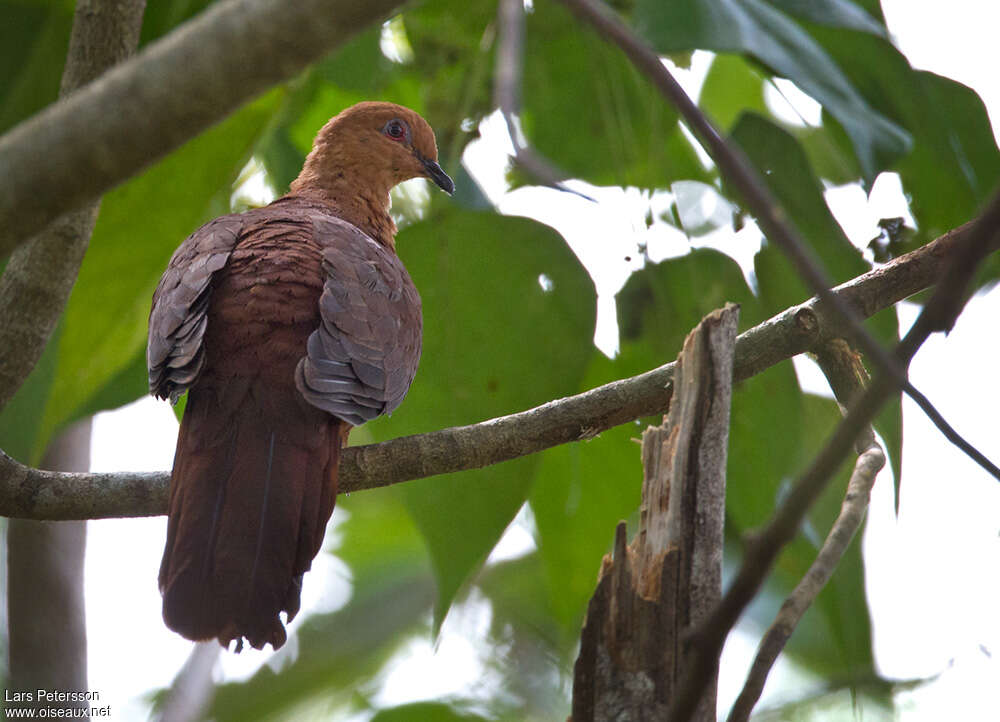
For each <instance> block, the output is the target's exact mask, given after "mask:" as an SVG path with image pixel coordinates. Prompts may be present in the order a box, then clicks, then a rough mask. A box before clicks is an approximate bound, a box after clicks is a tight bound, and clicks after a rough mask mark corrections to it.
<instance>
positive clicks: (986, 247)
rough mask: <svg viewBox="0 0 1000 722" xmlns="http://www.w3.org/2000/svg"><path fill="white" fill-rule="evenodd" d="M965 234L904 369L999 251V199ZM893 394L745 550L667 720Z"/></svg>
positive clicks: (877, 387) (830, 453)
mask: <svg viewBox="0 0 1000 722" xmlns="http://www.w3.org/2000/svg"><path fill="white" fill-rule="evenodd" d="M962 228H963V229H965V232H964V233H963V234H962V237H961V238H960V239H959V240H958V241H957V242H956V244H955V247H954V248H953V250H952V253H951V254H949V255H950V257H949V259H948V262H947V264H946V267H945V268H944V269H942V274H941V278H940V279H939V282H938V284H937V287H936V288H935V291H934V293H933V294H932V295H931V298H930V299H929V300H928V301H927V303H926V304H924V308H923V311H921V313H920V316H918V317H917V320H916V322H915V323H914V324H913V326H912V327H911V328H910V331H909V332H908V333H907V334H906V336H905V337H903V339H902V340H901V341H900V342H899V345H898V346H897V347H896V352H895V353H896V356H897V358H898V359H899V362H900V363H901V364H903V366H904V368H905V367H906V366H908V365H909V363H910V361H911V360H912V358H913V356H914V354H916V352H917V350H918V349H919V348H920V346H921V345H922V344H923V342H924V341H925V340H926V339H927V337H928V336H929V335H930V334H931V333H932V332H933V331H935V330H938V329H940V328H949V327H950V325H951V324H952V323H954V319H955V317H957V315H958V313H959V312H960V311H961V309H962V307H963V306H964V304H965V301H966V300H967V295H966V293H965V291H966V289H967V288H968V284H969V283H970V280H971V278H972V276H973V275H974V273H975V270H976V269H977V268H978V267H979V264H980V263H981V262H982V261H983V260H984V259H985V258H986V256H987V254H989V253H991V252H993V251H994V250H996V249H997V248H998V247H1000V194H998V195H997V196H995V197H994V198H993V199H992V200H991V201H990V204H989V205H988V206H987V208H986V210H985V211H983V213H982V214H981V215H980V216H979V218H977V219H976V220H975V221H974V222H973V223H970V224H966V225H965V226H963V227H962ZM898 390H899V386H898V382H897V381H896V380H895V379H894V378H892V377H891V376H890V375H889V374H886V373H879V375H878V376H876V377H875V380H874V381H873V382H872V384H871V386H869V387H868V389H867V390H866V391H865V393H864V394H862V395H861V396H860V397H859V398H858V400H857V401H856V402H855V403H852V404H851V406H850V408H849V409H848V411H847V414H846V415H845V416H844V419H843V421H841V423H840V424H839V425H838V426H837V428H836V429H835V430H834V432H833V435H832V436H831V437H830V439H829V440H828V441H827V443H826V445H825V446H824V447H823V448H822V449H821V450H820V452H819V454H817V455H816V458H815V459H814V460H813V462H812V464H810V466H809V468H808V469H807V470H806V471H805V472H804V473H803V474H802V475H801V476H800V477H799V479H798V480H797V481H796V483H795V485H794V486H793V487H792V490H791V492H790V493H789V494H788V496H786V497H785V500H784V501H783V502H782V504H781V505H780V506H779V507H778V509H777V511H776V512H775V513H774V516H773V517H772V518H771V521H770V522H768V524H767V526H766V527H765V528H764V529H763V530H762V531H761V532H760V533H759V534H758V535H756V536H755V537H754V538H753V539H752V540H751V542H750V543H749V544H748V545H747V549H746V553H745V555H744V559H743V565H742V566H741V567H740V571H739V573H738V574H737V575H736V578H735V579H733V581H732V584H731V585H730V587H729V590H728V591H727V592H726V594H725V596H723V598H722V601H721V602H720V603H719V606H718V607H717V608H716V610H715V611H714V612H713V613H712V615H711V616H710V617H709V618H708V619H706V620H705V621H704V623H702V624H701V625H699V627H698V628H697V629H695V630H694V631H693V632H692V640H693V644H694V646H695V649H696V650H697V652H696V653H695V654H693V655H692V657H691V664H690V667H689V671H688V676H687V679H686V681H685V683H684V684H683V685H681V688H680V692H679V694H678V695H677V697H676V698H675V699H674V704H673V705H672V707H671V713H670V716H669V719H670V720H671V721H672V722H686V721H687V720H689V719H691V715H692V714H693V713H694V710H695V707H696V705H697V704H698V700H699V699H701V695H702V693H703V690H704V689H705V687H706V685H708V684H709V683H710V681H711V680H712V678H713V675H714V673H715V669H716V667H717V665H718V660H719V655H720V653H721V651H722V645H723V643H724V642H725V639H726V637H727V636H728V634H729V631H730V630H731V629H732V628H733V626H734V625H735V624H736V621H737V619H739V617H740V614H742V612H743V610H744V609H745V608H746V606H747V604H749V603H750V600H752V599H753V597H754V595H756V593H757V591H758V590H759V589H760V586H761V584H763V582H764V578H765V577H766V576H767V574H768V573H769V572H770V570H771V566H772V565H773V564H774V560H775V559H776V558H777V556H778V554H779V552H780V551H781V549H782V548H783V547H784V546H785V545H786V544H787V543H788V542H789V541H791V540H792V539H793V538H794V536H795V534H796V532H797V531H798V529H799V528H800V527H801V525H802V521H803V519H804V518H805V515H806V512H807V511H808V510H809V507H810V506H811V505H812V504H813V502H814V501H815V500H816V499H817V498H818V497H819V495H820V494H822V493H823V490H824V489H825V488H826V485H827V483H828V482H829V480H830V478H831V477H832V476H833V474H834V473H835V472H836V470H837V468H838V467H839V465H840V463H841V461H842V460H843V459H844V457H845V456H846V455H847V453H848V452H849V451H850V448H851V446H852V445H853V444H854V442H855V441H856V440H857V434H858V429H861V428H862V427H863V426H865V425H867V424H869V423H871V420H872V419H873V418H874V417H875V415H876V414H877V413H878V411H879V409H880V408H881V407H882V405H883V404H884V403H885V402H886V401H888V400H889V398H890V397H891V396H893V395H894V394H895V393H896V392H898Z"/></svg>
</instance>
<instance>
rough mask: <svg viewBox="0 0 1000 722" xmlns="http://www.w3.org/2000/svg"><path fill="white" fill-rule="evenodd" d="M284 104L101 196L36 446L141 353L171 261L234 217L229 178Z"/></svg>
mask: <svg viewBox="0 0 1000 722" xmlns="http://www.w3.org/2000/svg"><path fill="white" fill-rule="evenodd" d="M280 101H281V91H275V92H272V93H269V94H268V95H266V96H263V97H262V98H260V99H258V100H256V101H254V102H253V103H251V104H250V105H248V106H246V107H244V108H243V109H242V110H240V111H238V112H237V113H235V114H234V115H232V116H230V117H229V118H228V119H226V120H225V121H223V122H222V123H220V124H219V125H217V126H215V127H214V128H212V129H211V130H208V131H206V132H205V133H203V134H202V135H200V136H198V137H197V138H195V139H194V140H192V141H190V142H188V143H187V144H185V145H184V146H183V147H182V148H181V149H180V150H178V151H177V152H175V153H172V154H171V155H169V156H168V157H167V158H165V159H164V160H162V161H161V162H160V163H158V164H156V165H155V166H153V167H152V168H150V169H149V170H148V171H146V172H145V173H143V174H142V175H141V176H139V177H137V178H135V179H133V180H131V181H129V182H128V183H126V184H125V185H123V186H121V187H119V188H117V189H115V190H113V191H111V192H110V193H109V194H107V195H106V196H105V197H104V200H103V201H102V204H101V214H100V216H99V218H98V221H97V227H96V228H95V230H94V235H93V238H92V239H91V244H90V248H89V250H88V252H87V256H86V258H85V259H84V262H83V266H82V267H81V269H80V276H79V278H78V279H77V282H76V285H75V286H74V288H73V293H72V295H71V296H70V300H69V304H68V305H67V308H66V313H65V315H64V317H63V331H62V336H61V339H60V343H59V352H58V360H57V363H56V375H55V378H54V380H53V384H52V389H51V392H50V394H49V396H48V400H47V402H46V405H45V408H44V412H43V417H42V418H43V421H42V426H41V430H40V431H41V433H40V435H39V438H38V439H37V440H36V447H37V448H43V447H44V445H45V443H46V442H47V439H48V436H49V435H50V434H51V433H52V432H53V431H54V430H55V429H57V428H58V427H59V426H61V425H62V424H64V423H66V422H67V421H69V420H70V419H72V418H74V417H75V416H77V415H79V413H80V412H81V410H82V409H83V408H84V407H85V406H86V404H87V402H88V400H89V399H90V398H91V397H92V396H93V395H94V394H95V393H97V392H98V391H100V390H101V389H103V388H105V386H106V384H107V383H108V382H109V381H111V380H112V379H113V378H115V377H116V376H117V375H118V374H119V373H121V372H122V371H123V370H124V369H125V368H126V367H128V366H129V364H130V363H131V362H132V361H133V359H135V358H136V355H137V353H139V351H140V350H141V349H142V348H144V346H145V342H146V324H147V319H148V316H149V304H150V300H151V298H152V294H153V289H154V288H155V287H156V283H157V281H158V280H159V277H160V274H161V273H162V272H163V269H164V268H165V267H166V263H167V260H168V259H169V258H170V255H171V253H173V250H174V249H175V248H176V247H177V246H178V245H179V244H180V242H181V241H182V240H184V237H185V236H186V235H187V234H189V233H190V232H191V231H193V230H194V229H195V228H197V227H198V225H200V224H201V223H203V222H204V221H206V220H208V219H209V218H210V217H211V216H212V215H217V214H219V213H221V212H226V211H228V196H229V192H230V190H229V189H230V187H231V184H232V181H233V179H234V178H235V177H236V174H237V173H238V172H239V169H240V168H241V167H242V166H243V164H244V163H245V162H246V160H247V157H248V154H249V152H250V149H251V148H252V147H253V144H254V143H255V141H256V140H257V138H258V136H259V135H260V133H261V131H262V129H263V128H264V127H265V126H266V124H267V122H268V119H269V118H270V117H271V115H272V114H273V113H274V111H275V108H276V107H277V106H278V105H279V103H280ZM220 197H221V199H222V201H223V202H222V203H220V202H219V200H220ZM119 400H120V401H121V402H125V401H128V400H130V399H119ZM88 410H91V409H90V408H89V407H88Z"/></svg>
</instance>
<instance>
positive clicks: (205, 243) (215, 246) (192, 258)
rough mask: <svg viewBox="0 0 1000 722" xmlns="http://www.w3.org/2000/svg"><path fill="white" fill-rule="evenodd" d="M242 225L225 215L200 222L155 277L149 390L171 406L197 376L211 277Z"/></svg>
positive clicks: (148, 356)
mask: <svg viewBox="0 0 1000 722" xmlns="http://www.w3.org/2000/svg"><path fill="white" fill-rule="evenodd" d="M243 223H244V220H243V218H242V217H241V216H239V215H231V216H222V217H221V218H216V219H215V220H214V221H212V222H211V223H207V224H205V225H204V226H202V227H201V228H199V229H198V230H197V231H195V232H194V233H192V234H191V235H190V236H188V237H187V239H186V240H185V241H184V243H182V244H181V245H180V247H179V248H178V249H177V250H176V251H175V252H174V255H173V257H172V258H171V259H170V263H169V265H168V266H167V270H166V271H165V272H164V273H163V277H162V278H160V284H159V285H158V286H157V287H156V291H155V292H154V293H153V307H152V309H151V310H150V313H149V341H148V344H147V346H146V365H147V368H148V369H149V392H150V393H151V394H153V395H154V396H156V397H157V398H161V399H165V398H168V397H169V398H170V401H171V403H176V401H177V399H178V398H179V397H180V395H181V394H183V393H184V392H185V391H187V389H188V388H190V386H191V385H192V384H193V383H194V381H195V379H197V378H198V374H199V373H200V372H201V368H202V365H203V364H204V363H205V347H204V344H203V343H202V341H203V339H204V336H205V327H206V325H207V324H208V317H207V315H206V311H207V309H208V301H209V295H210V293H211V280H212V276H213V274H215V273H216V272H217V271H219V270H220V269H221V268H223V267H224V266H225V265H226V263H227V261H228V260H229V255H230V254H231V253H232V251H233V247H234V246H235V245H236V239H237V238H238V237H239V234H240V229H241V228H242V226H243Z"/></svg>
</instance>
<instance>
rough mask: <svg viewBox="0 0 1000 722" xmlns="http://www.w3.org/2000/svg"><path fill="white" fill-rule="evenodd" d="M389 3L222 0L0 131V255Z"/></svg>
mask: <svg viewBox="0 0 1000 722" xmlns="http://www.w3.org/2000/svg"><path fill="white" fill-rule="evenodd" d="M401 4H402V2H401V0H372V1H370V2H363V3H360V2H353V1H352V0H296V2H284V1H283V0H225V2H220V3H217V4H215V5H213V6H211V7H210V8H208V9H207V10H205V11H204V12H203V13H201V14H200V15H199V16H198V17H196V18H194V19H193V20H191V21H189V22H187V23H185V24H184V25H182V26H181V27H179V28H177V29H176V30H174V31H173V32H171V33H170V34H169V35H167V36H166V37H164V38H162V39H161V40H159V41H157V42H156V43H154V44H152V45H151V46H149V47H148V48H146V49H145V50H144V51H143V52H142V53H140V54H139V55H137V56H136V57H135V58H133V59H132V60H130V61H128V62H126V63H123V64H121V65H119V66H117V67H116V68H114V69H113V70H111V71H110V72H108V73H107V74H106V75H104V76H103V77H102V78H101V79H100V80H98V81H97V82H94V83H91V84H90V85H88V86H87V87H86V88H83V89H81V90H80V91H78V92H76V93H73V94H72V95H70V96H69V97H67V98H65V99H63V100H61V101H59V102H58V103H55V104H54V105H51V106H49V107H48V108H46V109H45V110H43V111H42V112H40V113H39V114H37V115H36V116H34V117H33V118H30V119H29V120H27V121H25V122H24V123H22V124H20V125H19V126H17V127H16V128H14V129H13V130H11V131H10V132H8V133H7V134H5V135H4V136H3V137H2V138H0V258H3V257H5V256H7V255H8V254H9V253H10V252H11V251H12V250H13V249H14V248H15V247H16V246H17V245H18V244H20V243H23V242H24V241H26V240H27V239H28V238H30V237H31V236H33V235H34V234H36V233H37V232H39V231H40V230H42V229H43V228H44V227H45V226H46V225H48V224H49V223H51V222H52V221H53V220H55V219H56V218H57V217H59V216H61V215H62V214H64V213H67V212H69V211H72V210H75V209H77V208H80V207H81V206H82V205H83V204H84V203H87V202H89V201H92V200H94V199H95V198H98V197H99V196H101V195H102V194H104V193H105V192H106V191H107V190H109V189H110V188H112V187H113V186H115V185H117V184H118V183H121V182H122V181H123V180H125V179H126V178H128V177H130V176H131V175H133V174H135V173H137V172H138V171H140V170H142V169H143V168H145V167H146V166H148V165H150V164H151V163H153V162H154V161H156V160H157V159H158V158H161V157H163V156H165V155H166V154H167V153H169V152H170V151H172V150H174V149H175V148H177V147H179V146H180V145H181V144H182V143H184V142H185V141H187V140H189V139H190V138H192V137H194V136H195V135H197V134H198V133H199V132H201V131H203V130H205V129H206V128H208V127H209V126H211V125H212V124H213V123H216V122H218V121H219V120H221V119H222V118H224V117H225V116H226V115H227V114H228V113H230V112H231V111H233V110H234V109H236V108H237V107H238V106H240V105H241V104H242V103H245V102H246V101H248V100H250V99H251V98H253V97H254V96H255V95H257V94H259V93H261V92H262V91H264V90H265V89H267V88H269V87H271V86H273V85H275V84H277V83H280V82H282V81H285V80H288V79H289V78H291V77H293V76H294V75H295V74H296V73H298V72H300V71H301V70H302V69H303V68H305V67H306V66H307V65H308V64H309V63H311V62H313V61H315V60H317V59H318V58H320V57H321V56H322V55H324V54H325V53H327V52H328V51H330V50H332V49H333V48H335V47H337V46H338V45H339V44H341V43H343V42H345V41H346V40H347V39H348V38H350V37H351V36H352V35H353V34H355V33H356V32H358V31H359V30H361V29H362V28H365V27H367V26H369V25H371V24H372V23H375V22H378V21H380V20H381V19H383V18H385V17H386V16H387V15H388V14H389V13H390V12H391V11H392V10H394V9H395V8H397V7H399V6H400V5H401ZM109 108H113V109H114V112H113V113H109V112H108V109H109Z"/></svg>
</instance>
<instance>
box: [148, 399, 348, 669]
mask: <svg viewBox="0 0 1000 722" xmlns="http://www.w3.org/2000/svg"><path fill="white" fill-rule="evenodd" d="M220 406H223V405H220V404H219V403H218V400H217V399H216V398H215V395H214V394H213V393H212V391H211V390H210V389H193V390H192V392H191V394H190V396H189V399H188V405H187V408H186V410H185V414H184V420H183V422H182V423H181V429H180V435H179V437H178V439H177V452H176V455H175V458H174V470H173V475H172V476H171V480H170V509H169V521H168V525H167V544H166V548H165V549H164V552H163V562H162V564H161V566H160V580H159V581H160V590H161V592H162V593H163V619H164V621H165V622H166V624H167V626H168V627H170V628H171V629H173V630H174V631H176V632H178V633H180V634H181V635H183V636H185V637H187V638H188V639H193V640H206V639H213V638H218V640H219V641H220V642H221V643H222V644H223V645H225V646H228V645H229V643H230V642H231V641H232V640H234V639H235V640H237V649H239V648H240V647H242V641H243V639H244V638H246V640H247V641H248V642H249V643H250V644H251V645H252V646H253V647H256V648H257V649H261V648H263V646H264V645H265V644H268V643H270V644H271V645H272V646H273V647H274V648H275V649H277V648H279V647H280V646H281V645H282V644H284V643H285V639H286V634H285V628H284V626H283V625H282V622H281V618H280V616H279V615H280V613H281V612H282V611H284V612H286V614H287V621H291V619H292V618H293V617H294V616H295V614H296V612H298V609H299V593H300V590H301V586H302V575H303V574H304V573H305V572H306V571H307V570H308V569H309V567H310V565H311V563H312V560H313V557H315V556H316V554H317V553H318V552H319V549H320V547H321V546H322V543H323V534H324V531H325V529H326V523H327V521H328V520H329V518H330V515H331V514H332V513H333V505H334V502H335V500H336V495H337V467H338V464H339V462H340V450H341V447H342V445H343V443H344V441H345V440H346V437H347V431H348V429H349V428H350V427H349V426H348V425H347V424H345V423H343V422H341V421H339V420H337V419H334V418H333V417H331V416H328V415H326V414H324V413H322V412H319V411H318V410H317V411H316V413H311V412H310V411H308V410H307V411H306V412H305V413H302V414H299V415H297V417H296V418H295V419H294V420H290V421H289V420H288V419H287V417H286V418H285V419H283V420H282V422H281V423H279V422H275V418H274V414H269V413H267V412H266V410H265V409H266V407H267V404H264V405H263V408H262V404H260V403H258V402H257V401H256V400H255V398H254V395H253V394H252V393H247V394H245V395H243V399H242V401H241V402H240V403H239V405H238V407H237V408H235V409H233V413H229V414H226V413H220Z"/></svg>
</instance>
